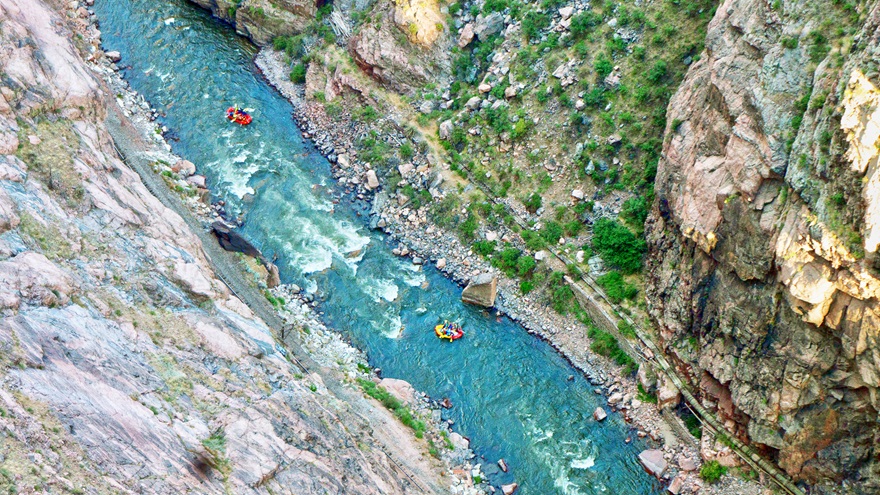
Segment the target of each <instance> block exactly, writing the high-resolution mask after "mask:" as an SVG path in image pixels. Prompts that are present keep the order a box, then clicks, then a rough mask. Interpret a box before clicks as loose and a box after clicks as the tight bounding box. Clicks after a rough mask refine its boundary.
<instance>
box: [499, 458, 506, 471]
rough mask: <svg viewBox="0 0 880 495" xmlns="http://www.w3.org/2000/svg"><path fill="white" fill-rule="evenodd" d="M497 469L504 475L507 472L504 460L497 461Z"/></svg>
mask: <svg viewBox="0 0 880 495" xmlns="http://www.w3.org/2000/svg"><path fill="white" fill-rule="evenodd" d="M498 467H499V468H501V470H502V471H504V472H505V473H506V472H507V463H506V462H504V459H498Z"/></svg>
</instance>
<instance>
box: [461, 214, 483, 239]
mask: <svg viewBox="0 0 880 495" xmlns="http://www.w3.org/2000/svg"><path fill="white" fill-rule="evenodd" d="M479 226H480V224H479V223H478V222H477V218H476V217H475V216H474V215H473V213H468V216H467V220H465V221H464V222H462V223H461V225H459V226H458V231H459V232H460V233H461V235H462V237H464V238H465V239H466V240H470V239H473V238H474V233H476V231H477V227H479Z"/></svg>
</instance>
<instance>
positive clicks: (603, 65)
mask: <svg viewBox="0 0 880 495" xmlns="http://www.w3.org/2000/svg"><path fill="white" fill-rule="evenodd" d="M593 69H595V70H596V75H597V76H599V79H605V77H606V76H607V75H608V74H611V71H612V70H614V64H612V63H611V60H608V57H607V56H606V55H605V54H604V53H600V54H599V56H598V57H596V61H595V62H593Z"/></svg>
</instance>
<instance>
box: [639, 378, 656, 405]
mask: <svg viewBox="0 0 880 495" xmlns="http://www.w3.org/2000/svg"><path fill="white" fill-rule="evenodd" d="M638 389H639V391H638V393H637V394H636V398H637V399H639V400H640V401H642V402H647V403H650V404H656V403H657V394H653V393H651V392H648V391H647V390H645V387H643V386H642V384H641V383H639V384H638Z"/></svg>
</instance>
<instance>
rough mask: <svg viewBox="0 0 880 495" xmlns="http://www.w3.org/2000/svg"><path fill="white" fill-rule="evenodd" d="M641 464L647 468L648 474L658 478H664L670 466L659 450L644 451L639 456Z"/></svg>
mask: <svg viewBox="0 0 880 495" xmlns="http://www.w3.org/2000/svg"><path fill="white" fill-rule="evenodd" d="M639 462H641V463H642V467H644V468H645V471H647V472H648V474H650V475H651V476H654V477H656V478H660V477H661V476H663V474H664V473H666V468H667V466H668V463H667V462H666V459H664V458H663V451H662V450H657V449H649V450H644V451H642V453H641V454H639Z"/></svg>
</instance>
